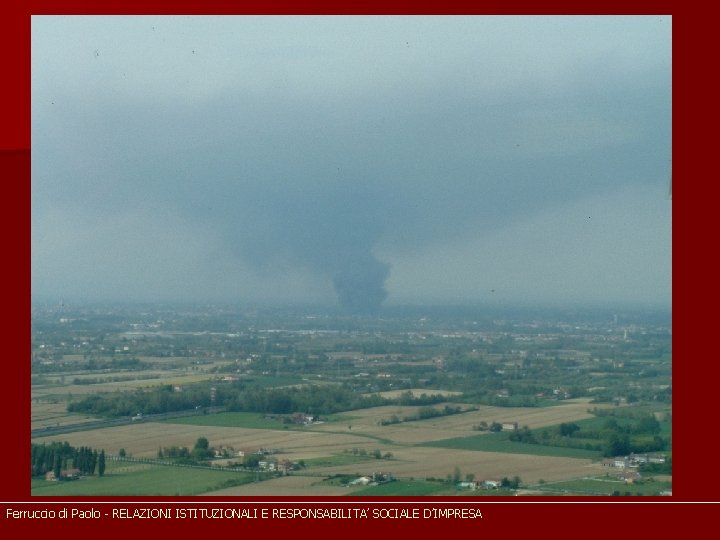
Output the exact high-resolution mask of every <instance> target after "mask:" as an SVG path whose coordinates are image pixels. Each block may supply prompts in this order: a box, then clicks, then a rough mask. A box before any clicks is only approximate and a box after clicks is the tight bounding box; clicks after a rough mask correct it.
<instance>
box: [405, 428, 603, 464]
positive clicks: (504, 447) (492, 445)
mask: <svg viewBox="0 0 720 540" xmlns="http://www.w3.org/2000/svg"><path fill="white" fill-rule="evenodd" d="M418 446H432V447H439V448H453V449H456V450H478V451H480V452H504V453H507V454H531V455H535V456H552V457H570V458H581V459H599V458H600V452H594V451H592V450H582V449H579V448H564V447H561V446H544V445H541V444H528V443H521V442H514V441H510V440H508V434H507V433H488V434H485V435H471V436H469V437H456V438H452V439H443V440H440V441H431V442H426V443H422V444H419V445H418Z"/></svg>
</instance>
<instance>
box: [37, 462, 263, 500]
mask: <svg viewBox="0 0 720 540" xmlns="http://www.w3.org/2000/svg"><path fill="white" fill-rule="evenodd" d="M253 479H254V475H253V474H251V473H238V472H226V471H220V470H213V469H210V468H183V469H182V470H179V469H178V468H177V467H168V466H160V465H149V464H142V463H128V462H114V461H110V462H108V468H107V470H106V472H105V475H104V476H103V477H102V478H99V477H97V476H91V477H83V478H81V479H80V480H74V481H70V482H50V481H47V480H44V479H37V480H33V481H32V484H31V490H32V494H33V495H34V496H46V497H47V496H63V497H67V496H77V495H85V496H88V495H90V496H111V495H132V496H154V495H177V496H186V495H201V494H203V493H208V492H211V491H217V490H218V489H226V487H227V486H229V485H233V484H241V483H248V482H253Z"/></svg>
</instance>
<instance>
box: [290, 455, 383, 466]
mask: <svg viewBox="0 0 720 540" xmlns="http://www.w3.org/2000/svg"><path fill="white" fill-rule="evenodd" d="M303 461H304V463H305V466H306V467H334V466H336V465H352V464H354V463H365V462H368V461H380V462H382V461H383V460H376V459H375V458H374V457H373V456H370V455H366V456H360V455H353V454H335V455H334V456H325V457H318V458H309V459H304V460H303Z"/></svg>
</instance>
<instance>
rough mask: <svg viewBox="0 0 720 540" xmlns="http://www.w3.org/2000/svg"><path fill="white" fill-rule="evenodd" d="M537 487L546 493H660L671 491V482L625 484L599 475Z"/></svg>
mask: <svg viewBox="0 0 720 540" xmlns="http://www.w3.org/2000/svg"><path fill="white" fill-rule="evenodd" d="M538 489H539V490H540V491H543V492H546V493H548V494H553V493H562V494H564V495H567V494H570V495H612V494H613V493H619V494H620V495H625V494H627V493H630V494H632V495H660V493H661V492H663V491H671V490H672V484H671V483H670V482H656V481H647V480H645V481H643V482H640V483H637V484H626V483H625V482H623V481H622V480H616V479H611V478H603V477H599V478H583V479H581V480H571V481H568V482H556V483H552V484H544V485H542V486H540V487H539V488H538Z"/></svg>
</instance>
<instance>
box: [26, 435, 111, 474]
mask: <svg viewBox="0 0 720 540" xmlns="http://www.w3.org/2000/svg"><path fill="white" fill-rule="evenodd" d="M69 469H75V470H77V472H78V474H80V475H83V476H92V475H94V474H95V471H97V473H98V476H103V475H104V474H105V450H100V452H98V451H97V450H94V449H92V448H90V447H88V446H81V447H79V448H74V447H72V446H70V444H69V443H68V442H67V441H66V442H62V443H61V442H52V443H50V444H45V443H43V444H35V443H31V446H30V474H31V475H32V476H42V475H45V474H47V473H48V472H50V471H53V473H54V475H55V478H56V479H58V480H61V479H63V478H64V477H66V476H67V475H65V474H63V473H64V472H65V471H67V470H69Z"/></svg>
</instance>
